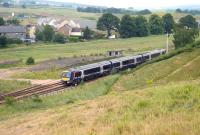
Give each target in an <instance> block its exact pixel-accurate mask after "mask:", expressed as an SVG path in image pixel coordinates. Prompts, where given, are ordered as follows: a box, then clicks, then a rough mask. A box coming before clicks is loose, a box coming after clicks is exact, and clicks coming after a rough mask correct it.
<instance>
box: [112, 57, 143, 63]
mask: <svg viewBox="0 0 200 135" xmlns="http://www.w3.org/2000/svg"><path fill="white" fill-rule="evenodd" d="M141 56H142V55H134V56H126V57H121V58H117V59H112V60H110V61H111V62H113V63H115V62H120V61H124V60H129V59H135V58H138V57H141Z"/></svg>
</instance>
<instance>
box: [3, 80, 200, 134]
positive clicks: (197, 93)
mask: <svg viewBox="0 0 200 135" xmlns="http://www.w3.org/2000/svg"><path fill="white" fill-rule="evenodd" d="M107 81H108V80H107ZM104 83H105V82H104ZM199 84H200V81H199V80H197V81H191V82H180V83H171V84H168V85H160V86H156V87H149V88H146V89H137V90H134V91H125V92H123V91H121V92H119V91H113V92H111V93H109V94H108V95H106V96H102V97H98V98H96V97H95V96H91V95H93V94H94V93H93V92H92V93H93V94H92V93H90V92H89V93H88V92H86V93H87V94H86V95H87V96H86V95H85V94H83V93H82V92H81V93H80V94H79V93H77V92H80V90H78V91H77V92H75V93H76V94H75V93H74V92H72V93H74V94H75V95H74V94H71V95H70V97H68V96H67V97H68V98H69V99H70V100H69V99H68V98H67V97H65V102H64V103H61V102H60V104H59V105H58V104H57V105H56V107H55V106H54V108H53V109H47V110H46V109H42V108H48V107H46V106H45V107H42V106H43V105H42V104H45V103H34V104H33V103H32V104H31V106H32V108H31V109H30V104H29V107H28V108H26V107H25V106H24V103H21V105H22V104H23V107H22V108H20V107H19V105H17V106H18V107H15V108H14V107H12V108H11V107H6V108H4V109H5V110H6V111H8V110H9V111H8V112H6V111H4V113H2V110H1V115H0V116H1V123H0V133H2V134H5V135H7V134H12V133H15V134H16V135H17V134H21V130H22V129H23V133H24V134H29V133H33V134H41V133H42V134H60V135H62V134H63V135H64V134H70V135H76V134H108V135H122V134H124V135H128V134H137V135H155V134H156V135H160V134H162V135H174V134H176V135H186V134H190V135H197V134H198V133H199V132H200V127H199V124H200V119H199V118H200V113H199V111H200V106H199V103H200V100H199V99H200V87H199ZM98 86H99V87H101V88H102V86H101V83H100V84H99V85H98ZM89 87H90V86H89ZM104 87H105V86H104ZM109 87H110V86H109ZM95 89H99V92H100V93H102V91H101V90H102V89H101V90H100V88H98V87H95ZM85 90H86V89H84V90H83V91H85ZM86 91H87V90H86ZM94 91H96V90H94ZM88 95H90V96H89V97H92V98H88ZM97 95H98V94H97ZM100 95H101V94H100ZM59 96H61V99H62V97H63V96H64V95H59ZM79 96H81V97H82V99H92V100H87V101H81V102H73V100H72V99H73V98H74V99H80V97H79ZM85 96H86V97H87V98H85ZM77 97H78V98H77ZM94 98H95V99H94ZM56 100H59V101H60V99H58V98H57V99H55V98H54V97H52V101H51V104H55V103H56V102H57V103H58V101H56ZM63 100H64V99H63ZM71 100H72V101H71ZM42 101H43V102H46V99H42ZM49 103H50V101H49ZM27 104H28V103H27ZM38 104H41V105H40V107H38V106H39V105H38ZM25 108H26V109H25ZM35 109H40V110H39V111H34V112H32V111H33V110H35ZM16 110H18V112H24V111H25V110H26V111H28V110H32V111H31V112H29V111H28V112H29V113H28V114H25V113H21V114H18V115H13V114H16ZM19 110H20V111H19ZM11 112H12V116H13V117H10V118H9V117H7V118H5V117H6V115H8V114H9V115H10V113H11ZM2 116H3V117H2Z"/></svg>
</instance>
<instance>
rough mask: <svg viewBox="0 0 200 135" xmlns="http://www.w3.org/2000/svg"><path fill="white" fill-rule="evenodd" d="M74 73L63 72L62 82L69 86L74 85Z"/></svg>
mask: <svg viewBox="0 0 200 135" xmlns="http://www.w3.org/2000/svg"><path fill="white" fill-rule="evenodd" d="M72 80H73V79H72V72H71V71H63V73H62V78H61V81H62V82H63V83H64V84H66V85H69V84H71V83H72Z"/></svg>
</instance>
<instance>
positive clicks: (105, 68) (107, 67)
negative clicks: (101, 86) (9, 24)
mask: <svg viewBox="0 0 200 135" xmlns="http://www.w3.org/2000/svg"><path fill="white" fill-rule="evenodd" d="M110 68H111V65H110V64H109V65H105V66H103V70H108V69H110Z"/></svg>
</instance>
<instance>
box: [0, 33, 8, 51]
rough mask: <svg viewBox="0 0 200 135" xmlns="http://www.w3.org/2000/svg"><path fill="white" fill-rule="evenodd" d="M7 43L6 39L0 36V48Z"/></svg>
mask: <svg viewBox="0 0 200 135" xmlns="http://www.w3.org/2000/svg"><path fill="white" fill-rule="evenodd" d="M7 43H8V41H7V38H6V37H5V36H0V48H4V47H6V45H7Z"/></svg>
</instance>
